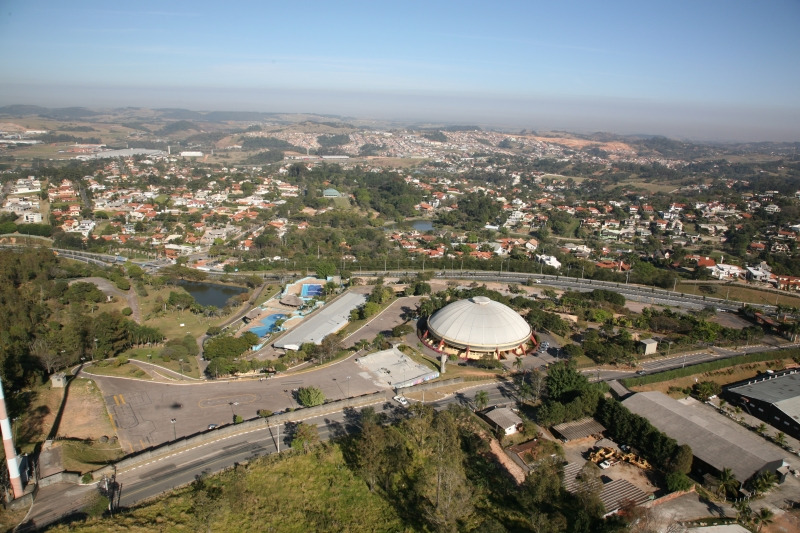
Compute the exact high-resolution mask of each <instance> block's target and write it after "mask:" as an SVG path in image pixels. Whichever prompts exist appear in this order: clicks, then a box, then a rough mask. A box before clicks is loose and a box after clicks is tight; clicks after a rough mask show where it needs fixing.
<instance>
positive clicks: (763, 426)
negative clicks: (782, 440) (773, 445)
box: [756, 422, 767, 435]
mask: <svg viewBox="0 0 800 533" xmlns="http://www.w3.org/2000/svg"><path fill="white" fill-rule="evenodd" d="M765 431H767V425H766V424H765V423H763V422H762V423H760V424H759V425H758V427H757V428H756V433H758V434H759V435H763V434H764V432H765Z"/></svg>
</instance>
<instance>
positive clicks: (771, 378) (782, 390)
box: [722, 368, 800, 439]
mask: <svg viewBox="0 0 800 533" xmlns="http://www.w3.org/2000/svg"><path fill="white" fill-rule="evenodd" d="M722 397H723V398H725V399H726V400H727V401H728V402H730V403H731V405H738V406H739V407H741V408H742V410H743V411H745V412H747V413H748V414H750V415H752V416H754V417H756V418H759V419H761V420H763V421H764V422H766V423H768V424H770V425H772V426H773V427H775V429H777V430H778V431H783V432H784V433H786V434H787V435H791V436H792V437H794V438H796V439H800V369H797V368H792V369H789V370H784V371H782V372H767V373H765V374H762V375H760V376H757V377H754V378H751V379H748V380H744V381H739V382H737V383H732V384H731V385H728V386H727V387H725V388H724V389H723V391H722Z"/></svg>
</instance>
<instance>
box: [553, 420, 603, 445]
mask: <svg viewBox="0 0 800 533" xmlns="http://www.w3.org/2000/svg"><path fill="white" fill-rule="evenodd" d="M605 430H606V428H604V427H603V425H602V424H601V423H600V422H598V421H597V420H595V419H594V418H589V417H587V418H581V419H580V420H575V421H574V422H564V423H563V424H558V425H557V426H553V431H554V432H555V433H557V434H559V435H561V440H563V441H564V442H569V441H571V440H578V439H584V438H586V437H591V436H593V435H598V434H601V433H603V432H604V431H605Z"/></svg>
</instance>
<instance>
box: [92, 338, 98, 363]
mask: <svg viewBox="0 0 800 533" xmlns="http://www.w3.org/2000/svg"><path fill="white" fill-rule="evenodd" d="M96 352H97V337H95V338H94V351H93V352H92V361H94V354H95V353H96Z"/></svg>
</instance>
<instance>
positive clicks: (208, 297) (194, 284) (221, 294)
mask: <svg viewBox="0 0 800 533" xmlns="http://www.w3.org/2000/svg"><path fill="white" fill-rule="evenodd" d="M178 285H180V286H181V287H183V289H184V290H185V291H186V292H188V293H189V294H191V295H192V297H193V298H194V299H195V301H196V302H197V303H199V304H200V305H213V306H214V307H218V308H223V307H225V304H226V303H228V300H230V299H231V298H232V297H234V296H236V295H237V294H241V293H243V292H247V289H245V288H243V287H233V286H231V285H219V284H218V283H206V282H205V281H187V280H185V279H182V280H180V281H179V282H178Z"/></svg>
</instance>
